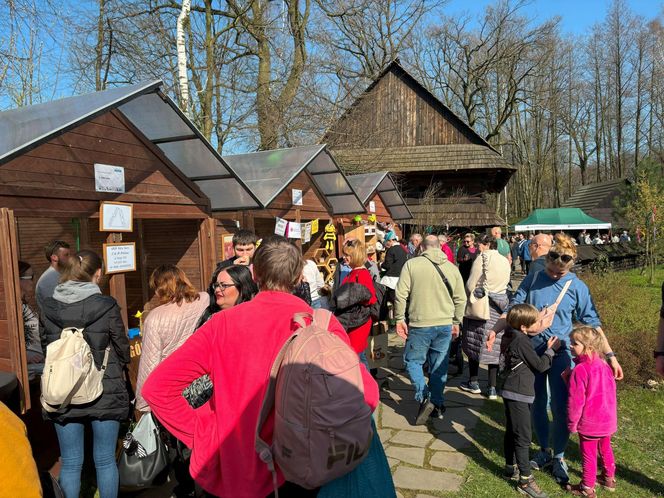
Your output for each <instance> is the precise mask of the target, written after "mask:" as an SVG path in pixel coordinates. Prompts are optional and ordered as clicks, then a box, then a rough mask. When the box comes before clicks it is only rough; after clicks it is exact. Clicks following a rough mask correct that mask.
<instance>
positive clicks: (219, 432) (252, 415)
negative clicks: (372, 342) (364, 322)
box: [143, 291, 378, 498]
mask: <svg viewBox="0 0 664 498" xmlns="http://www.w3.org/2000/svg"><path fill="white" fill-rule="evenodd" d="M299 312H309V313H311V312H312V309H311V308H310V307H309V306H307V305H306V304H305V303H304V301H302V300H301V299H299V298H297V297H295V296H293V295H291V294H288V293H285V292H271V291H261V292H259V293H258V295H257V296H256V297H255V298H254V299H253V300H252V301H249V302H247V303H243V304H240V305H238V306H235V307H233V308H230V309H228V310H225V311H221V312H219V313H217V314H215V315H214V316H213V317H212V318H211V319H210V320H209V321H208V322H207V323H206V324H205V325H203V326H202V327H201V328H200V329H199V330H198V331H196V333H194V334H193V335H192V336H191V337H190V338H189V339H188V340H187V341H186V342H185V343H184V344H183V345H182V346H181V347H180V348H179V349H178V350H176V351H175V352H174V353H173V354H171V355H170V356H169V357H168V358H166V359H165V360H164V361H163V362H162V363H160V364H159V366H158V367H157V368H156V369H155V370H154V371H153V372H152V374H151V375H150V376H149V377H148V379H147V381H146V382H145V385H144V386H143V397H144V398H145V400H146V401H147V402H148V404H149V405H150V408H151V409H152V413H154V414H155V415H156V417H157V418H158V419H159V421H160V422H161V423H163V424H164V426H165V427H166V429H168V431H169V432H171V433H172V434H173V435H174V436H175V437H176V438H178V439H179V440H180V441H182V442H183V443H184V444H186V445H187V446H188V447H189V448H191V449H192V450H193V452H192V456H191V465H190V470H189V471H190V473H191V475H192V477H193V478H194V479H195V480H196V482H198V483H199V484H200V485H201V486H202V487H203V488H204V489H205V490H206V491H208V492H210V493H213V494H214V495H217V496H220V497H229V496H232V497H246V498H254V497H260V498H263V497H265V496H267V495H268V494H270V493H271V492H272V491H273V486H272V477H271V474H270V472H269V471H268V470H267V467H266V466H265V464H264V463H263V462H261V461H260V459H259V458H258V455H257V454H256V451H255V449H254V437H255V431H256V423H257V421H258V415H259V413H260V409H261V404H262V402H263V398H264V396H265V392H266V390H267V386H268V381H269V377H270V369H271V368H272V364H273V363H274V360H275V358H276V356H277V354H278V353H279V350H280V349H281V347H282V346H283V345H284V343H285V342H286V339H287V338H288V337H289V336H290V335H291V334H292V332H293V331H294V330H295V327H294V326H293V323H292V317H293V315H294V314H295V313H299ZM330 331H331V332H333V333H335V334H337V335H338V336H339V337H341V338H342V339H343V340H344V341H345V342H349V341H348V338H347V335H346V332H345V331H344V329H343V327H341V325H340V324H339V322H338V321H337V320H336V318H334V317H332V320H331V322H330ZM361 368H362V375H363V380H364V396H365V400H366V402H367V404H368V405H369V406H371V407H372V409H374V408H375V407H376V406H377V404H378V386H377V385H376V382H375V381H374V380H373V379H372V378H371V376H370V375H369V373H368V372H367V371H366V369H365V368H364V367H361ZM204 374H209V376H210V379H211V380H212V383H213V385H214V393H213V395H212V399H211V400H210V401H209V402H208V403H206V404H205V405H203V406H202V407H200V408H198V409H196V410H194V409H193V408H191V406H190V405H189V404H188V403H187V401H186V400H185V399H184V397H183V396H182V391H183V389H185V388H186V387H187V386H188V385H189V384H191V382H192V381H193V380H195V379H197V378H198V377H200V376H202V375H204ZM273 430H274V415H272V416H270V418H269V419H268V420H267V422H266V424H265V426H264V428H263V432H262V433H261V436H262V437H263V439H264V440H265V441H266V442H268V443H270V442H271V441H272V432H273ZM283 482H284V478H283V476H282V475H281V472H279V485H281V484H283Z"/></svg>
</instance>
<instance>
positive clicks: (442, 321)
mask: <svg viewBox="0 0 664 498" xmlns="http://www.w3.org/2000/svg"><path fill="white" fill-rule="evenodd" d="M432 262H433V263H432ZM434 264H435V265H436V266H438V268H440V270H441V271H442V272H443V275H445V278H447V281H448V282H449V284H450V287H451V289H452V293H451V295H450V291H449V290H448V288H447V286H446V285H445V284H444V283H443V279H442V278H440V275H439V274H438V272H437V271H436V269H435V268H434ZM406 307H408V309H407V310H406ZM465 308H466V291H465V289H464V286H463V280H462V279H461V274H460V273H459V269H458V268H457V267H456V266H454V265H453V264H452V263H450V262H449V261H448V260H447V256H445V253H444V252H443V251H441V250H440V249H439V248H431V249H427V250H426V251H424V252H423V253H422V255H421V256H418V257H415V258H412V259H409V260H408V261H407V262H406V264H405V265H404V267H403V269H402V270H401V275H400V276H399V283H398V284H397V288H396V300H395V303H394V310H395V318H396V320H397V321H404V320H405V316H406V311H408V316H409V325H410V326H412V327H434V326H440V325H452V324H459V323H461V321H462V320H463V312H464V310H465Z"/></svg>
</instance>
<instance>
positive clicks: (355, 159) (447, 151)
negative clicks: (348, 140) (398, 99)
mask: <svg viewBox="0 0 664 498" xmlns="http://www.w3.org/2000/svg"><path fill="white" fill-rule="evenodd" d="M332 153H333V154H334V157H335V158H336V160H337V162H338V163H339V165H340V166H341V167H342V168H343V169H344V171H347V172H358V173H359V172H369V171H381V170H385V171H390V172H394V173H407V172H416V171H457V170H469V169H474V170H487V169H490V170H506V171H509V173H510V175H511V173H512V172H513V171H515V170H516V168H515V167H514V166H512V165H511V164H509V163H508V162H507V161H506V160H505V159H504V158H503V157H502V156H501V155H500V154H498V153H497V152H495V151H494V150H493V149H491V148H489V147H485V146H483V145H474V144H463V145H460V144H456V145H429V146H418V147H387V148H380V149H335V150H333V151H332Z"/></svg>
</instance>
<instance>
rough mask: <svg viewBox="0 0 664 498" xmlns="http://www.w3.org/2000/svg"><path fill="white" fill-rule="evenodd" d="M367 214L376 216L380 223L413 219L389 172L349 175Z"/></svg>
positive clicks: (349, 179)
mask: <svg viewBox="0 0 664 498" xmlns="http://www.w3.org/2000/svg"><path fill="white" fill-rule="evenodd" d="M348 181H349V182H350V184H351V185H352V187H353V188H354V189H355V192H357V195H358V196H359V197H360V200H361V201H362V203H363V204H364V206H365V208H366V212H367V214H375V215H376V219H377V221H379V222H384V223H390V224H393V223H395V222H401V221H407V220H410V219H412V218H413V215H412V213H411V212H410V209H409V208H408V206H407V205H406V202H405V201H404V200H403V197H402V196H401V193H400V192H399V189H398V188H397V185H396V183H395V182H394V179H393V178H392V175H390V173H389V172H387V171H377V172H374V173H363V174H359V175H348Z"/></svg>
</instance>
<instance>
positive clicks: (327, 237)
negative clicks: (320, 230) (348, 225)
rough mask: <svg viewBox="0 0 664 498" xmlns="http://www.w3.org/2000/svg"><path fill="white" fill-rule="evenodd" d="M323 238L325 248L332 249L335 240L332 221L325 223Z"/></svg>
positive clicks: (335, 235)
mask: <svg viewBox="0 0 664 498" xmlns="http://www.w3.org/2000/svg"><path fill="white" fill-rule="evenodd" d="M323 240H324V241H325V249H327V250H328V251H334V245H335V242H336V241H337V229H336V228H334V225H333V224H332V223H328V224H327V225H325V234H324V235H323Z"/></svg>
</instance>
